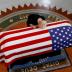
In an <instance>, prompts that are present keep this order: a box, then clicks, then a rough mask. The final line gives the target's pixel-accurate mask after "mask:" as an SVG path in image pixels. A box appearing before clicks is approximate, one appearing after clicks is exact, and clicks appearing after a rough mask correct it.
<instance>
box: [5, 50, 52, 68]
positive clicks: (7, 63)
mask: <svg viewBox="0 0 72 72" xmlns="http://www.w3.org/2000/svg"><path fill="white" fill-rule="evenodd" d="M48 52H52V50H46V51H43V52H39V53H35V54H31V55H27V56H21V57H18V58H14V59H13V60H11V61H9V62H7V60H8V59H7V60H6V59H5V60H4V61H5V63H6V66H7V67H8V66H9V65H10V64H12V63H14V62H15V61H16V60H19V59H23V58H28V57H31V56H38V55H42V54H45V53H48Z"/></svg>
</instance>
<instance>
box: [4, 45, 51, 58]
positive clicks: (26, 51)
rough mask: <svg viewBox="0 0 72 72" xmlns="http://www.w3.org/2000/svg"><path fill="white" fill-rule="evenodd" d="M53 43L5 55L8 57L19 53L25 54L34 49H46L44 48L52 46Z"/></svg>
mask: <svg viewBox="0 0 72 72" xmlns="http://www.w3.org/2000/svg"><path fill="white" fill-rule="evenodd" d="M51 46H52V45H51V44H50V45H46V46H41V47H37V48H34V49H29V50H24V51H20V52H16V53H13V54H10V55H8V56H5V59H8V58H10V57H12V56H15V55H19V54H23V53H28V52H32V51H35V50H40V49H44V48H48V47H51Z"/></svg>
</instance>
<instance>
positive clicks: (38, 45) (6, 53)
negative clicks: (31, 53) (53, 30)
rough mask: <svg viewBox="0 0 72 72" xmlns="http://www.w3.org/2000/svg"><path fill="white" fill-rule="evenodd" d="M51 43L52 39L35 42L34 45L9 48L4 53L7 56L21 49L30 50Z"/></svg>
mask: <svg viewBox="0 0 72 72" xmlns="http://www.w3.org/2000/svg"><path fill="white" fill-rule="evenodd" d="M50 44H52V41H51V40H50V41H45V42H41V43H37V44H33V45H29V46H25V47H21V48H17V49H13V50H9V51H6V52H4V55H5V56H7V55H10V54H13V53H17V52H21V51H25V50H29V49H34V48H37V47H41V46H46V45H50Z"/></svg>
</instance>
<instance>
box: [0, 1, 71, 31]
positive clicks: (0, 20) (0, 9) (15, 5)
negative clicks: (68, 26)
mask: <svg viewBox="0 0 72 72" xmlns="http://www.w3.org/2000/svg"><path fill="white" fill-rule="evenodd" d="M71 3H72V0H0V30H1V31H2V30H8V29H9V28H10V29H11V28H13V26H14V27H16V25H17V24H16V23H18V25H17V26H18V27H20V26H23V22H22V20H25V16H26V15H25V14H26V13H31V12H37V10H35V9H39V10H38V12H37V13H41V12H42V13H43V14H46V16H47V17H48V19H50V20H51V21H56V20H62V19H68V20H70V21H71V23H72V8H71ZM31 9H33V10H31ZM40 10H42V11H40ZM21 16H22V18H21ZM23 16H24V17H23ZM19 21H21V22H20V23H19ZM19 24H20V26H19Z"/></svg>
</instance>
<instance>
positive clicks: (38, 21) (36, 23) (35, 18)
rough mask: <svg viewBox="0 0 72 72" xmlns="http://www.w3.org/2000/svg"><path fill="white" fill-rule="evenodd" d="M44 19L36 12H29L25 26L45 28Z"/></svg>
mask: <svg viewBox="0 0 72 72" xmlns="http://www.w3.org/2000/svg"><path fill="white" fill-rule="evenodd" d="M46 23H47V22H46V21H45V18H44V17H43V16H40V15H38V14H30V15H29V16H28V20H27V26H28V27H29V26H30V27H33V28H45V27H46Z"/></svg>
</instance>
